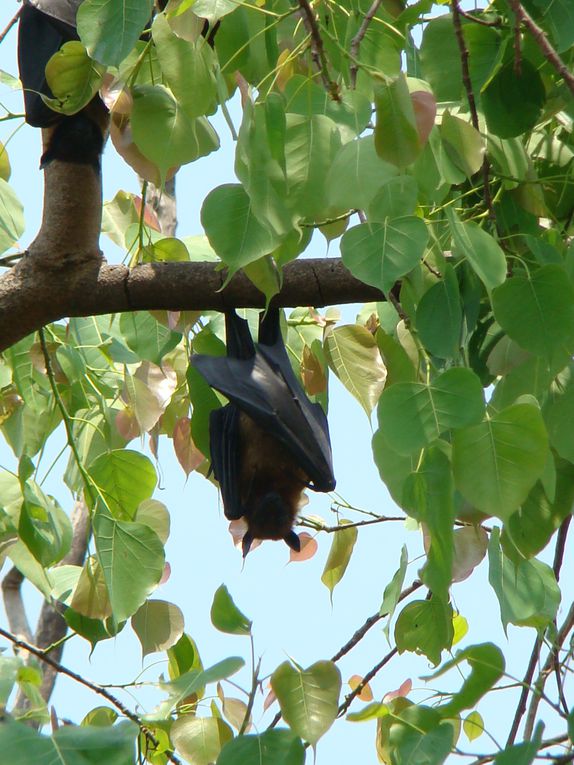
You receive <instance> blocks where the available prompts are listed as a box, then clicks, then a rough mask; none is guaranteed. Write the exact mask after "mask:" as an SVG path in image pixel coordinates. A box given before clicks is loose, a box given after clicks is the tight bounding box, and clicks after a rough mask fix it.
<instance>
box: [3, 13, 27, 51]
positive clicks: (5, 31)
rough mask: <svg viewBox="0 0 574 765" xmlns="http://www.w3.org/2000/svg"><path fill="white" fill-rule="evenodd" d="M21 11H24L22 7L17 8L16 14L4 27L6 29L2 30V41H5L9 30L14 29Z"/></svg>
mask: <svg viewBox="0 0 574 765" xmlns="http://www.w3.org/2000/svg"><path fill="white" fill-rule="evenodd" d="M21 13H22V9H21V8H20V9H19V10H17V11H16V13H15V14H14V15H13V16H12V18H11V19H10V21H9V22H8V23H7V24H6V26H5V27H4V29H3V30H2V32H0V43H2V42H3V41H4V38H5V37H6V35H7V34H8V32H9V31H10V30H11V29H12V27H13V26H14V24H16V22H17V21H18V19H19V18H20V14H21Z"/></svg>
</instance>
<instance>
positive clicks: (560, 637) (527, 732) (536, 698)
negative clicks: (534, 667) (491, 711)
mask: <svg viewBox="0 0 574 765" xmlns="http://www.w3.org/2000/svg"><path fill="white" fill-rule="evenodd" d="M572 628H574V603H572V604H571V605H570V610H569V611H568V614H567V616H566V619H565V620H564V623H563V624H562V627H560V629H559V630H558V633H557V635H556V640H555V641H554V644H553V646H552V650H551V651H550V653H549V654H548V657H547V659H546V661H545V662H544V665H543V667H542V669H541V670H540V673H539V675H538V678H537V680H536V682H535V683H534V687H533V690H532V694H533V695H532V699H531V701H530V707H529V709H528V714H527V716H526V722H525V724H524V739H525V740H527V739H529V738H530V736H531V735H532V731H533V729H534V722H535V720H536V713H537V711H538V706H539V704H540V699H541V698H542V694H543V690H544V686H545V685H546V680H547V679H548V677H549V675H550V674H551V672H552V667H553V665H554V657H555V654H557V653H558V651H559V650H560V648H561V646H562V645H563V643H564V641H565V640H566V638H567V637H568V634H569V633H570V631H571V630H572Z"/></svg>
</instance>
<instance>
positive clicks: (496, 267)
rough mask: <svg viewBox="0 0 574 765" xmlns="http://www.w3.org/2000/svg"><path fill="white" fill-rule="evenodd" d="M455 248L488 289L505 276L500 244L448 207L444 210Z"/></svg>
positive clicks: (504, 263) (504, 262) (504, 261)
mask: <svg viewBox="0 0 574 765" xmlns="http://www.w3.org/2000/svg"><path fill="white" fill-rule="evenodd" d="M446 213H447V218H448V222H449V224H450V230H451V233H452V241H453V245H454V248H455V250H456V251H457V253H459V254H460V255H462V256H464V257H465V258H466V259H467V260H468V262H469V263H470V265H471V267H472V269H473V270H474V272H475V273H476V275H477V276H478V278H479V279H480V280H481V281H482V283H483V284H484V286H485V287H486V288H487V289H488V290H491V289H494V287H498V285H499V284H502V282H503V281H504V280H505V278H506V258H505V256H504V252H503V251H502V248H501V246H500V245H499V244H498V242H497V241H496V240H495V239H494V238H493V237H492V236H491V235H490V234H489V233H487V232H486V231H484V230H483V229H482V228H480V227H479V226H478V225H477V224H476V223H472V222H470V223H467V222H462V221H460V220H459V219H458V217H457V216H456V213H455V212H454V211H453V210H452V209H451V208H450V207H449V208H447V210H446Z"/></svg>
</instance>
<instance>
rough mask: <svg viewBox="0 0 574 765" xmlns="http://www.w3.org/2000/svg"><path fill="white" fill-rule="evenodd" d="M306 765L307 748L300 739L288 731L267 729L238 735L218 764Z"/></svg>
mask: <svg viewBox="0 0 574 765" xmlns="http://www.w3.org/2000/svg"><path fill="white" fill-rule="evenodd" d="M250 762H253V763H257V765H303V764H304V762H305V748H304V747H303V744H302V742H301V739H300V738H299V736H296V735H295V734H294V733H293V732H292V731H290V730H287V729H286V728H275V729H274V730H267V731H265V733H261V734H260V735H258V736H238V737H237V738H234V739H233V741H230V742H229V743H227V744H226V745H225V746H224V747H223V749H222V750H221V753H220V755H219V757H218V758H217V763H216V765H246V763H250Z"/></svg>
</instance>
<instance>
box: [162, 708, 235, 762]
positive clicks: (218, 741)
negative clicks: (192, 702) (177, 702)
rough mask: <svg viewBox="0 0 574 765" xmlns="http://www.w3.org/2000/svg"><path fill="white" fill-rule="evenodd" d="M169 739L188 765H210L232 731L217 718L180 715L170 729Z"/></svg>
mask: <svg viewBox="0 0 574 765" xmlns="http://www.w3.org/2000/svg"><path fill="white" fill-rule="evenodd" d="M170 738H171V740H172V741H173V743H174V745H175V747H176V749H177V750H178V752H180V753H181V754H182V755H183V756H184V757H185V759H186V761H187V762H189V763H190V765H210V763H213V762H215V760H216V759H217V756H218V755H219V752H220V751H221V749H222V747H223V746H224V745H225V744H226V743H227V742H228V741H230V740H231V739H232V738H233V731H232V730H231V728H230V727H229V725H228V724H227V723H226V722H224V721H223V720H222V719H221V718H219V717H195V716H193V715H181V716H180V717H178V718H177V720H175V721H174V722H173V724H172V726H171V728H170Z"/></svg>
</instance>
